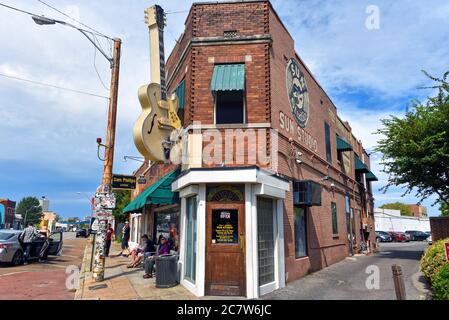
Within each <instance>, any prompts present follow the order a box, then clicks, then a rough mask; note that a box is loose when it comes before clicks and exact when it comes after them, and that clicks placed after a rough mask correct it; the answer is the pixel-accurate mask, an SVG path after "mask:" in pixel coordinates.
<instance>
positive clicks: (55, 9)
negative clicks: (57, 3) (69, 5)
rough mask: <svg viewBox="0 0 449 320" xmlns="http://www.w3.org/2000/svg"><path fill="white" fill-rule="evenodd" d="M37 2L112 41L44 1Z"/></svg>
mask: <svg viewBox="0 0 449 320" xmlns="http://www.w3.org/2000/svg"><path fill="white" fill-rule="evenodd" d="M37 1H39V2H40V3H42V4H43V5H45V6H47V7H49V8H50V9H52V10H54V11H56V12H58V13H60V14H62V15H63V16H64V17H66V18H69V19H70V20H72V21H75V22H76V23H79V24H80V25H82V26H84V27H86V28H87V29H89V30H91V31H93V32H95V33H97V34H98V35H101V36H103V37H105V38H108V39H110V40H112V39H111V38H109V37H108V36H106V35H104V34H103V33H101V32H99V31H97V30H95V29H94V28H91V27H89V26H88V25H87V24H85V23H82V22H81V21H79V20H76V19H75V18H72V17H71V16H69V15H68V14H66V13H64V12H62V11H61V10H58V9H57V8H55V7H53V6H51V5H49V4H48V3H46V2H44V1H42V0H37Z"/></svg>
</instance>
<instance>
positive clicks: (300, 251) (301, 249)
mask: <svg viewBox="0 0 449 320" xmlns="http://www.w3.org/2000/svg"><path fill="white" fill-rule="evenodd" d="M294 210H295V257H296V258H302V257H306V256H307V230H306V209H305V208H303V207H294Z"/></svg>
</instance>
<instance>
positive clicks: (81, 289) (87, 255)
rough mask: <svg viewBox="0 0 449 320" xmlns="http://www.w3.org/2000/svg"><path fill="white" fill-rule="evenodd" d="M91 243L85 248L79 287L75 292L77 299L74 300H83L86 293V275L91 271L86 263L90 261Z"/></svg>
mask: <svg viewBox="0 0 449 320" xmlns="http://www.w3.org/2000/svg"><path fill="white" fill-rule="evenodd" d="M90 253H91V250H90V243H87V244H86V247H85V249H84V257H83V262H82V264H81V270H80V277H79V284H78V289H77V290H76V292H75V299H74V300H83V294H84V283H85V280H86V275H87V274H89V273H90V271H87V270H86V264H87V261H88V260H89V261H90Z"/></svg>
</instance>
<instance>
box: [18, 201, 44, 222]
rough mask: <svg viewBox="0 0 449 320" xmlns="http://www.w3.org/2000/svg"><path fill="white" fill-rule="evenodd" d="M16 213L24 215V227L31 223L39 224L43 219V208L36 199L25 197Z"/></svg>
mask: <svg viewBox="0 0 449 320" xmlns="http://www.w3.org/2000/svg"><path fill="white" fill-rule="evenodd" d="M16 213H17V214H20V215H22V218H23V224H24V225H27V224H28V223H29V222H32V223H34V224H38V223H39V222H40V221H41V218H42V207H41V206H40V204H39V200H38V199H37V198H36V197H25V198H23V199H22V200H20V202H19V204H18V205H17V208H16Z"/></svg>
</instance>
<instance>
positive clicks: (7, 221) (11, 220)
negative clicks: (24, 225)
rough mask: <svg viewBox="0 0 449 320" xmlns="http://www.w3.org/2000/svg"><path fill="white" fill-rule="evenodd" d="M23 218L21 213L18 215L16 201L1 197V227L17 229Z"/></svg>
mask: <svg viewBox="0 0 449 320" xmlns="http://www.w3.org/2000/svg"><path fill="white" fill-rule="evenodd" d="M21 219H22V216H21V215H16V202H15V201H12V200H9V199H0V229H10V228H14V229H17V228H18V226H19V225H20V220H21Z"/></svg>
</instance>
